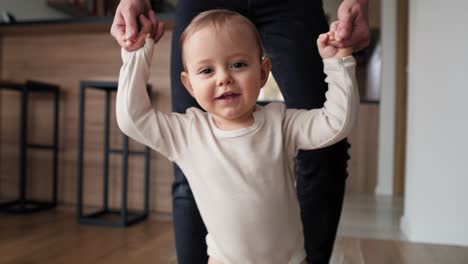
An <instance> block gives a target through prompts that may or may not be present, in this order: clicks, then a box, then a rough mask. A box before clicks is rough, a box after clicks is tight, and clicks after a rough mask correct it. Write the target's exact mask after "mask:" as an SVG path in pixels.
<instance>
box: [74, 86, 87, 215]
mask: <svg viewBox="0 0 468 264" xmlns="http://www.w3.org/2000/svg"><path fill="white" fill-rule="evenodd" d="M84 105H85V87H83V85H82V84H80V103H79V108H78V115H79V117H78V164H77V173H76V174H77V175H76V178H77V187H78V191H77V198H76V202H77V207H76V211H77V212H76V216H77V220H78V222H80V219H81V218H82V217H83V143H84V118H85V112H84Z"/></svg>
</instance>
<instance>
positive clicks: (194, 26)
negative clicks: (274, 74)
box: [179, 9, 265, 65]
mask: <svg viewBox="0 0 468 264" xmlns="http://www.w3.org/2000/svg"><path fill="white" fill-rule="evenodd" d="M239 22H241V23H244V24H245V25H246V26H247V27H248V28H249V29H250V31H251V32H252V34H253V36H254V38H255V42H256V44H257V47H258V51H259V53H260V54H259V55H260V59H262V58H263V56H264V54H265V52H264V48H263V44H262V39H261V38H260V34H259V33H258V31H257V28H256V27H255V25H254V24H253V23H252V21H250V20H249V19H248V18H246V17H245V16H243V15H241V14H239V13H237V12H234V11H230V10H226V9H212V10H208V11H205V12H202V13H200V14H198V15H197V16H196V17H195V18H194V19H193V20H192V21H191V22H190V24H189V25H188V26H187V27H186V28H185V30H184V32H182V34H181V35H180V39H179V45H180V49H181V52H182V58H183V57H184V55H183V54H184V43H185V41H186V40H187V38H189V37H190V36H191V35H193V34H194V33H196V32H198V31H199V30H201V29H203V28H205V27H207V26H213V27H214V28H216V29H217V30H219V29H222V28H224V27H226V26H229V25H232V24H234V23H239ZM182 61H184V60H183V59H182ZM184 65H185V63H184Z"/></svg>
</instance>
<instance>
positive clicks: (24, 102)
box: [19, 86, 29, 211]
mask: <svg viewBox="0 0 468 264" xmlns="http://www.w3.org/2000/svg"><path fill="white" fill-rule="evenodd" d="M28 96H29V94H28V90H27V88H26V86H24V88H23V92H22V94H21V140H20V141H21V143H20V195H19V196H20V198H19V199H20V200H19V201H20V208H21V209H20V210H21V211H23V210H24V209H26V192H27V190H26V184H27V182H26V176H27V173H28V168H27V167H28V164H27V163H28V151H27V150H28V148H27V144H28V142H27V137H28V135H27V134H28Z"/></svg>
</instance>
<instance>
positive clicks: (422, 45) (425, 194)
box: [401, 0, 468, 246]
mask: <svg viewBox="0 0 468 264" xmlns="http://www.w3.org/2000/svg"><path fill="white" fill-rule="evenodd" d="M467 11H468V1H466V0H446V1H440V0H411V1H410V17H409V21H410V25H409V30H410V32H409V65H408V67H409V68H408V70H409V73H408V123H407V153H406V181H405V187H406V188H405V199H404V216H403V218H402V223H401V224H402V228H403V231H404V234H405V235H406V236H407V238H408V239H409V240H412V241H420V242H429V243H442V244H456V245H465V246H468V30H467V25H468V16H467V15H466V13H467Z"/></svg>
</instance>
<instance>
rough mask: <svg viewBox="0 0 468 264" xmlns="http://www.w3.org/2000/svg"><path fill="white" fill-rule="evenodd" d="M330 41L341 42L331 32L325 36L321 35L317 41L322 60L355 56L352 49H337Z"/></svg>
mask: <svg viewBox="0 0 468 264" xmlns="http://www.w3.org/2000/svg"><path fill="white" fill-rule="evenodd" d="M329 41H338V42H339V41H341V40H340V39H338V38H336V37H335V32H333V31H329V32H327V33H324V34H320V36H319V37H318V39H317V47H318V49H319V53H320V56H321V57H322V59H328V58H342V57H347V56H351V55H352V54H353V49H352V48H336V47H334V46H332V45H330V44H328V42H329Z"/></svg>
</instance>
